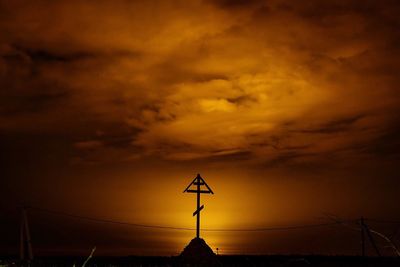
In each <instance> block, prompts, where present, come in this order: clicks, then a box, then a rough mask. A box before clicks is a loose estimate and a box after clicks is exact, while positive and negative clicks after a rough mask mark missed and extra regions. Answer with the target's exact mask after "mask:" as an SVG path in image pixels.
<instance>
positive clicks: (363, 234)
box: [360, 217, 365, 257]
mask: <svg viewBox="0 0 400 267" xmlns="http://www.w3.org/2000/svg"><path fill="white" fill-rule="evenodd" d="M360 229H361V255H362V256H363V257H365V230H364V217H361V219H360Z"/></svg>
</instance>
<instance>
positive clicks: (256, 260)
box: [0, 255, 400, 267]
mask: <svg viewBox="0 0 400 267" xmlns="http://www.w3.org/2000/svg"><path fill="white" fill-rule="evenodd" d="M216 259H217V263H213V264H206V263H205V264H187V263H185V262H182V260H181V258H179V257H135V256H131V257H94V258H92V259H90V261H89V262H88V263H87V264H86V267H117V266H124V267H131V266H132V267H134V266H138V267H139V266H140V267H150V266H151V267H158V266H160V267H162V266H170V267H172V266H238V267H239V266H270V267H275V266H277V267H278V266H279V267H287V266H298V267H300V266H310V267H311V266H318V267H325V266H326V267H330V266H338V267H347V266H349V267H350V266H354V267H356V266H357V267H358V266H363V267H369V266H384V267H391V266H396V267H398V266H400V257H397V258H394V257H393V258H390V257H381V258H378V257H365V258H362V257H354V256H242V255H238V256H216ZM84 261H85V258H84V257H52V258H39V259H35V260H34V261H33V262H31V263H30V266H32V267H41V266H43V267H64V266H68V267H72V266H74V265H75V266H76V267H81V266H82V264H83V263H84ZM0 266H1V267H6V266H10V267H11V266H28V264H26V263H25V264H22V263H20V262H18V261H13V260H10V259H2V260H0Z"/></svg>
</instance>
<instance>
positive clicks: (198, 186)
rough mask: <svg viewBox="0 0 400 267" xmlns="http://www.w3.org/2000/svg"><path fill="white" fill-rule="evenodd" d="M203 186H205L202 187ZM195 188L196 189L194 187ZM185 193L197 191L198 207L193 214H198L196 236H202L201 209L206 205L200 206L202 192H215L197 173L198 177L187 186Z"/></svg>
mask: <svg viewBox="0 0 400 267" xmlns="http://www.w3.org/2000/svg"><path fill="white" fill-rule="evenodd" d="M202 186H203V187H205V188H203V189H202ZM193 188H195V189H193ZM183 193H196V194H197V209H196V211H195V212H193V216H197V223H196V237H197V238H200V211H201V210H202V209H203V208H204V205H201V207H200V194H214V192H213V191H212V190H211V188H210V187H209V186H208V185H207V183H206V182H205V181H204V179H203V178H201V176H200V174H197V176H196V178H194V180H193V181H192V182H191V183H190V184H189V185H188V187H186V189H185V190H184V191H183Z"/></svg>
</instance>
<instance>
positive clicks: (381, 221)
mask: <svg viewBox="0 0 400 267" xmlns="http://www.w3.org/2000/svg"><path fill="white" fill-rule="evenodd" d="M365 220H366V221H370V222H375V223H390V224H400V221H391V220H380V219H375V218H365Z"/></svg>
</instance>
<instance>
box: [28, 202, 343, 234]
mask: <svg viewBox="0 0 400 267" xmlns="http://www.w3.org/2000/svg"><path fill="white" fill-rule="evenodd" d="M28 208H30V209H33V210H37V211H41V212H46V213H50V214H56V215H61V216H67V217H71V218H76V219H81V220H87V221H93V222H100V223H111V224H119V225H129V226H134V227H142V228H153V229H168V230H181V231H193V230H195V228H188V227H173V226H163V225H150V224H138V223H130V222H121V221H115V220H108V219H100V218H93V217H87V216H81V215H76V214H70V213H66V212H62V211H55V210H49V209H43V208H38V207H32V206H30V207H28ZM338 224H340V222H331V223H320V224H305V225H296V226H284V227H265V228H264V227H263V228H248V229H245V228H241V229H203V231H207V232H266V231H284V230H296V229H307V228H316V227H325V226H333V225H338Z"/></svg>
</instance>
